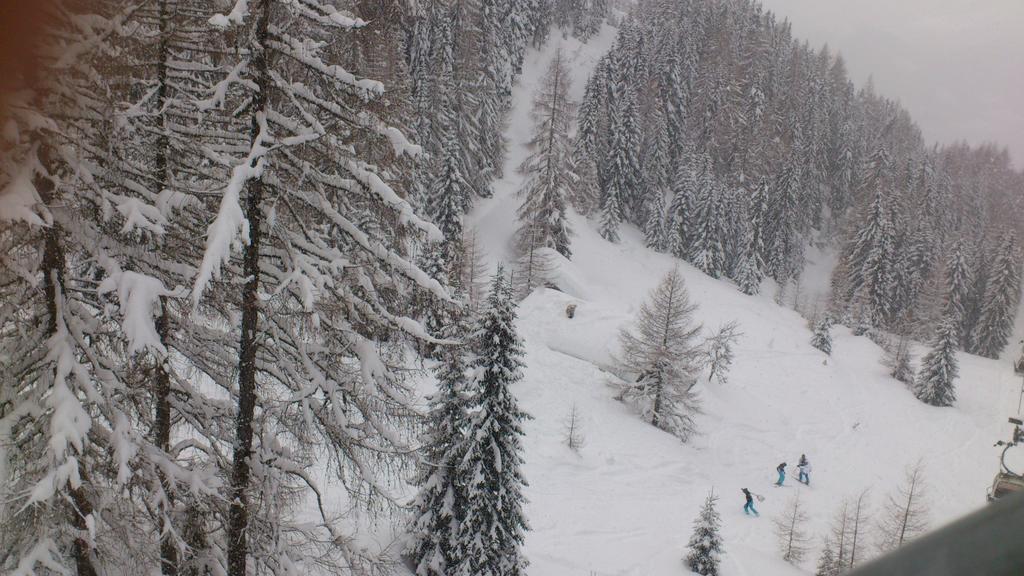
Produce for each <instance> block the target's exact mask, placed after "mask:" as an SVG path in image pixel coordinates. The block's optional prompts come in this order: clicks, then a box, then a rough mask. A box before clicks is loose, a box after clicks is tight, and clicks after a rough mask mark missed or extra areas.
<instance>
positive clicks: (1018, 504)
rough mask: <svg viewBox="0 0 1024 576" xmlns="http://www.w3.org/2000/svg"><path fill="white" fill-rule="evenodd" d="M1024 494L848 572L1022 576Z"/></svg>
mask: <svg viewBox="0 0 1024 576" xmlns="http://www.w3.org/2000/svg"><path fill="white" fill-rule="evenodd" d="M1022 575H1024V492H1018V493H1016V494H1010V495H1008V496H1005V497H1003V498H1000V499H999V500H998V501H996V502H994V503H992V504H989V505H988V506H986V507H985V508H982V509H981V510H979V511H977V512H975V513H973V514H971V515H969V516H966V517H964V518H961V519H960V520H957V521H956V522H953V523H952V524H949V525H948V526H945V527H944V528H940V529H939V530H936V531H934V532H932V533H930V534H928V535H926V536H923V537H921V538H920V539H918V540H915V541H914V542H912V543H910V544H908V545H906V546H904V547H902V548H900V549H899V550H896V551H895V552H892V553H890V554H887V555H885V556H882V557H881V558H878V559H877V560H874V561H872V562H870V563H868V564H865V565H863V566H862V567H860V568H858V569H856V570H854V571H853V572H850V573H849V576H1022Z"/></svg>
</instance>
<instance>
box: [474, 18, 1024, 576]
mask: <svg viewBox="0 0 1024 576" xmlns="http://www.w3.org/2000/svg"><path fill="white" fill-rule="evenodd" d="M614 33H615V29H613V28H611V27H605V28H604V30H603V32H602V34H601V35H600V36H598V37H597V38H595V39H593V40H591V42H590V43H588V44H586V45H581V44H580V43H579V42H578V41H576V40H573V39H562V38H561V36H560V35H559V34H558V33H556V32H553V33H552V37H551V38H550V39H549V40H548V42H547V44H546V45H545V47H544V48H543V49H542V50H540V51H536V50H534V51H531V52H530V53H529V54H528V55H527V61H526V63H525V69H524V72H523V75H522V78H523V81H521V82H520V84H519V85H518V86H517V87H516V89H515V94H514V99H515V104H514V109H513V111H512V114H511V118H510V123H509V130H508V140H509V154H508V158H507V163H506V173H505V177H504V179H502V180H500V181H498V182H497V183H496V185H495V197H494V198H491V199H488V200H486V201H484V202H480V203H479V205H478V207H477V209H476V210H475V211H474V213H473V214H472V215H471V218H470V220H471V221H470V222H469V224H470V225H473V226H476V227H477V228H478V230H479V234H480V238H481V239H482V240H483V241H484V243H485V247H486V249H487V250H488V252H489V254H490V257H491V260H492V262H491V264H492V265H494V264H495V263H496V262H497V261H499V260H506V261H507V258H508V252H507V243H508V239H509V238H510V236H511V233H512V230H513V229H514V226H515V209H516V208H517V207H518V205H519V202H520V200H519V199H518V198H517V197H516V194H515V193H516V190H517V189H518V187H519V184H520V176H519V175H518V174H517V173H516V172H515V167H516V166H518V164H519V163H520V162H521V160H522V159H523V157H524V156H525V153H526V152H525V149H524V147H523V143H524V142H525V141H526V140H527V139H528V136H529V132H530V129H531V123H530V121H529V109H530V102H531V99H532V95H533V92H534V89H535V86H536V82H537V81H538V80H539V78H541V77H542V75H543V73H544V70H545V69H546V67H547V65H548V62H549V61H550V59H551V57H552V55H553V54H554V51H555V49H556V48H557V47H558V46H559V45H560V46H561V47H562V49H563V50H564V51H565V52H566V54H567V55H568V57H569V59H570V62H571V67H570V68H571V70H572V72H573V74H574V78H573V80H574V87H573V91H572V96H573V97H574V98H575V99H576V100H577V101H578V100H579V98H580V97H581V96H582V91H583V85H584V82H585V81H586V78H587V76H588V75H589V73H590V71H591V69H592V68H593V65H594V63H595V62H596V60H597V59H598V58H599V57H600V55H601V54H603V53H604V52H605V51H606V50H607V48H608V47H609V45H610V44H611V42H612V41H613V39H614ZM572 225H573V228H574V231H575V236H574V238H573V243H572V251H573V259H572V261H565V260H562V261H560V262H559V269H558V274H559V285H560V287H561V289H562V290H563V291H562V292H560V291H556V290H541V291H538V292H535V293H533V294H532V295H531V296H529V297H528V298H527V299H526V300H525V301H524V302H523V303H522V305H521V307H520V320H519V324H518V326H519V328H520V331H521V333H522V335H523V337H524V338H525V340H526V349H527V352H528V357H527V364H528V368H527V370H526V378H525V381H524V382H522V383H521V384H520V385H519V387H518V389H516V390H515V392H516V394H517V396H518V398H519V399H520V402H521V405H522V407H523V408H524V409H525V410H527V411H528V412H529V413H530V414H532V415H533V417H534V420H532V421H530V422H529V423H528V424H527V425H526V434H527V437H526V439H525V446H526V454H525V458H526V466H525V474H526V476H527V479H528V481H529V482H530V486H529V488H528V489H527V491H526V494H527V496H528V498H529V503H528V504H527V514H528V517H529V519H530V522H531V525H532V530H531V531H530V532H529V533H528V536H527V541H526V555H527V556H528V558H529V559H530V562H531V564H530V568H529V571H528V572H529V574H530V575H531V576H574V575H582V576H592V575H601V576H606V575H608V576H610V575H644V576H668V575H678V574H687V573H688V572H687V569H686V567H685V566H684V564H683V561H682V558H683V557H684V555H685V553H686V550H685V546H686V543H687V540H688V539H689V536H690V532H691V526H692V522H693V520H694V518H695V517H696V515H697V513H698V511H699V508H700V505H701V503H702V501H703V499H704V498H705V496H706V495H707V493H708V491H709V490H712V489H713V490H714V491H715V493H716V494H718V495H720V496H721V499H720V500H719V512H720V513H721V516H722V523H723V530H722V534H723V537H724V541H725V544H724V547H725V555H724V557H723V561H722V574H723V575H724V576H775V575H780V576H782V575H790V574H806V573H810V572H812V571H813V566H814V564H815V562H816V559H817V553H818V551H819V548H820V537H821V536H823V535H824V534H825V533H826V530H827V527H828V524H829V522H830V520H831V518H832V516H833V514H834V513H835V511H836V508H837V507H838V506H839V504H840V503H841V501H842V500H843V499H844V498H846V497H851V496H855V495H856V494H858V493H860V491H862V490H864V489H870V490H871V494H870V502H871V505H872V507H873V510H878V506H879V505H880V504H881V503H882V502H883V501H884V499H885V497H886V495H887V493H889V492H890V491H892V490H894V489H896V487H897V486H898V484H899V483H900V482H901V481H902V479H903V472H904V468H905V467H906V466H908V465H910V464H913V463H914V462H916V461H917V460H918V459H921V460H922V461H923V463H924V465H925V469H926V477H927V480H928V483H929V491H928V494H927V499H928V502H929V504H930V509H931V518H932V525H933V526H937V525H940V524H943V523H945V522H947V521H950V520H952V519H953V518H956V517H958V516H960V515H962V514H965V513H967V512H969V511H971V510H972V509H975V508H978V507H980V506H984V505H985V491H986V488H987V486H988V485H989V483H990V482H991V480H992V477H993V475H994V474H995V472H996V470H997V464H998V463H997V458H998V449H996V448H993V446H992V445H993V443H994V442H995V441H996V440H998V439H1002V438H1008V437H1009V434H1010V427H1009V425H1008V424H1006V417H1007V416H1009V415H1012V414H1013V413H1014V412H1016V409H1017V394H1018V392H1019V389H1020V379H1019V378H1018V377H1016V376H1014V374H1013V369H1012V366H1011V363H1010V362H1009V360H1003V361H992V360H986V359H982V358H977V357H974V356H969V355H964V354H962V355H960V366H961V376H960V379H959V381H958V390H957V393H958V400H957V404H956V407H954V408H944V409H943V408H933V407H930V406H926V405H924V404H922V403H921V402H919V401H917V400H916V399H915V398H914V397H913V395H912V394H911V393H910V392H909V391H908V390H907V388H906V387H905V386H904V385H903V384H901V383H899V382H897V381H895V380H893V379H891V378H889V377H888V376H887V373H886V369H885V368H884V367H883V366H882V365H881V364H880V363H879V360H880V357H881V350H880V349H879V348H878V347H877V346H876V345H875V344H874V343H872V342H871V341H870V340H868V338H866V337H855V336H852V335H851V334H850V332H849V330H847V329H846V328H844V327H841V326H839V327H836V328H835V329H834V330H833V337H834V342H833V356H832V357H827V356H825V355H824V354H823V353H822V352H820V351H818V350H816V349H814V348H812V347H811V346H810V344H809V341H810V338H811V332H810V330H809V329H808V328H807V326H806V322H805V320H804V319H803V318H801V317H800V316H799V315H798V314H797V313H796V312H794V311H792V310H790V309H788V308H784V307H781V306H779V305H777V304H775V303H774V302H773V298H772V295H773V293H774V290H775V287H774V286H771V285H770V283H769V282H766V285H765V287H764V290H762V294H761V295H759V296H753V297H751V296H746V295H744V294H742V293H741V292H739V291H738V290H737V289H736V288H735V287H734V286H733V285H732V284H730V283H729V282H727V281H721V280H714V279H711V278H709V277H707V276H704V275H703V274H701V273H700V272H698V271H697V270H695V269H694V268H692V267H691V266H689V265H688V264H686V263H684V262H681V261H679V260H677V259H674V258H672V257H669V256H666V255H662V254H656V253H654V252H652V251H650V250H648V249H646V248H645V247H644V244H643V238H642V235H641V234H640V233H639V231H637V230H635V229H632V228H629V227H628V226H625V227H624V229H623V231H622V241H621V243H619V244H610V243H608V242H606V241H604V240H603V239H601V238H600V236H598V234H597V232H596V230H595V229H594V226H593V225H592V224H591V223H589V222H588V221H587V220H585V219H584V218H582V217H580V216H578V215H573V216H572ZM672 267H678V268H679V269H680V270H681V271H682V274H683V276H684V277H685V280H686V284H687V286H688V288H689V291H690V295H691V298H692V299H693V300H694V302H696V303H697V304H698V305H699V306H700V309H699V311H698V314H697V316H698V318H699V320H700V321H701V322H703V324H704V326H705V327H706V328H707V329H708V330H714V329H716V328H717V327H718V326H719V325H721V324H722V323H725V322H727V321H730V320H736V321H737V322H738V323H739V324H740V330H741V331H742V332H743V336H742V337H741V339H740V341H739V342H738V344H737V346H736V360H735V363H734V366H733V368H732V370H731V372H730V374H729V381H728V383H726V384H724V385H718V384H717V383H708V382H707V379H706V378H705V379H704V380H703V381H702V382H701V383H700V384H699V385H698V390H699V392H700V395H701V397H702V399H703V403H704V411H705V414H704V415H703V416H700V417H699V418H698V423H699V426H700V429H701V431H702V435H701V436H699V437H697V438H695V439H693V440H691V442H690V443H689V444H682V443H681V442H679V441H678V440H677V439H676V438H674V437H672V436H670V435H668V434H666V433H664V432H661V431H659V430H657V429H655V428H654V427H652V426H651V425H649V424H647V423H645V422H642V421H641V420H640V419H639V418H638V417H637V416H636V415H635V414H634V413H633V412H632V411H631V410H630V408H629V407H628V406H626V405H624V404H622V403H620V402H618V401H616V400H615V399H614V396H615V390H613V389H612V388H611V387H610V386H609V382H610V381H611V380H612V379H613V378H614V377H613V376H612V375H611V374H609V373H608V372H607V371H605V369H606V368H607V367H609V366H611V365H613V364H614V362H615V359H614V358H615V354H616V350H617V344H618V332H619V330H620V329H621V328H622V327H623V326H626V325H628V324H629V322H630V321H631V320H632V318H633V315H634V313H635V312H636V310H637V309H638V307H639V305H640V303H641V302H642V301H643V299H644V298H645V297H646V295H647V293H648V291H649V290H651V289H652V288H653V287H654V286H655V285H656V284H657V283H658V281H659V280H660V279H661V277H662V276H663V275H664V274H665V273H666V272H667V271H668V270H670V269H671V268H672ZM826 273H827V272H826ZM818 283H820V282H818ZM569 303H576V304H577V305H578V307H577V310H576V316H575V318H574V319H568V318H567V317H566V315H565V307H566V305H567V304H569ZM1016 341H1017V340H1016V339H1014V340H1013V342H1016ZM1015 351H1016V346H1015V345H1011V350H1010V351H1008V352H1007V354H1008V355H1011V354H1012V353H1013V352H1015ZM922 353H923V348H922V347H921V346H917V347H916V348H915V356H917V357H920V355H921V354H922ZM573 404H575V405H576V406H577V409H578V410H579V413H580V415H581V416H582V423H583V427H584V434H585V438H586V445H585V446H584V447H583V449H582V450H581V451H580V453H578V454H577V453H574V452H573V451H571V450H569V448H568V447H566V446H565V444H564V442H563V421H564V419H565V417H566V415H567V414H568V413H569V411H570V410H571V407H572V405H573ZM801 453H806V454H807V456H808V458H809V459H810V461H811V463H812V464H813V467H814V469H813V474H812V479H811V487H809V488H796V487H794V486H800V485H799V484H797V483H796V482H795V479H794V478H792V477H791V478H788V479H787V482H786V484H787V485H786V487H783V488H775V487H773V486H772V483H773V482H774V480H775V466H776V465H777V464H779V463H780V462H783V461H785V462H788V463H789V465H790V469H795V465H796V461H797V459H798V458H799V456H800V454H801ZM794 472H795V470H794ZM743 487H747V488H749V489H751V490H752V491H753V492H755V493H758V494H762V495H764V496H765V498H766V499H765V501H764V502H763V503H760V504H758V508H759V510H760V512H761V517H760V518H752V517H746V516H744V514H743V512H742V506H743V502H744V500H743V496H742V494H741V493H740V488H743ZM797 490H800V492H801V498H802V499H804V501H805V502H806V504H807V509H808V511H809V513H810V521H809V524H808V526H807V528H808V530H809V532H810V533H811V534H812V535H813V537H814V540H813V548H812V550H811V552H810V554H809V556H808V558H807V559H806V560H804V562H803V563H802V565H801V566H799V567H793V566H790V565H789V564H786V563H785V562H783V561H782V560H781V555H780V554H779V553H778V552H777V551H776V541H775V537H774V534H773V526H772V518H773V517H775V516H776V515H777V514H779V513H781V511H782V510H783V508H784V506H785V504H786V502H787V500H788V499H789V498H790V497H792V496H794V495H795V494H796V492H797ZM870 554H871V555H873V554H874V550H873V547H872V550H871V553H870Z"/></svg>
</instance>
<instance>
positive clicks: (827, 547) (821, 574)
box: [814, 538, 840, 576]
mask: <svg viewBox="0 0 1024 576" xmlns="http://www.w3.org/2000/svg"><path fill="white" fill-rule="evenodd" d="M839 574H840V570H839V566H838V562H837V560H836V552H835V544H834V543H833V541H832V539H831V538H825V542H824V544H823V545H822V547H821V555H819V556H818V564H817V567H816V568H815V570H814V576H839Z"/></svg>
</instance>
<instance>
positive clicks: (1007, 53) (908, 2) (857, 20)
mask: <svg viewBox="0 0 1024 576" xmlns="http://www.w3.org/2000/svg"><path fill="white" fill-rule="evenodd" d="M761 1H762V3H763V4H764V5H765V7H766V8H768V9H769V10H771V11H773V12H775V14H776V15H777V16H778V17H779V19H780V20H781V19H782V18H783V17H785V18H788V19H789V21H790V22H792V23H793V33H794V36H796V37H797V38H799V39H801V40H808V41H810V42H811V44H812V45H813V46H814V47H815V48H817V47H820V46H821V45H822V44H825V43H828V45H829V46H830V47H831V48H832V49H833V50H838V51H840V52H841V53H842V54H843V57H844V58H845V59H846V64H847V68H848V69H849V71H850V74H851V76H852V78H853V81H854V82H855V83H856V84H857V87H858V88H859V87H860V86H862V85H863V83H864V81H865V80H866V79H867V78H868V76H869V75H871V76H873V77H874V79H875V86H876V88H877V91H878V92H879V93H880V94H882V95H884V96H886V97H889V98H893V99H896V100H899V101H900V102H902V103H903V105H904V107H906V108H907V109H908V110H910V114H911V115H912V116H913V117H914V119H915V120H916V121H917V122H918V124H919V125H920V126H921V129H922V130H923V131H924V136H925V138H926V139H927V140H928V141H929V142H933V141H936V140H937V141H939V142H952V141H955V140H967V141H968V142H969V143H971V144H980V143H982V142H998V143H1000V144H1002V145H1005V146H1007V147H1008V148H1009V149H1010V155H1011V157H1012V158H1013V159H1014V164H1015V165H1016V167H1017V168H1018V169H1020V168H1024V0H761Z"/></svg>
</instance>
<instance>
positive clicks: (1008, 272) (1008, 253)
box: [969, 232, 1021, 358]
mask: <svg viewBox="0 0 1024 576" xmlns="http://www.w3.org/2000/svg"><path fill="white" fill-rule="evenodd" d="M1020 258H1021V256H1020V251H1019V250H1018V249H1017V246H1016V240H1015V238H1014V236H1013V233H1012V232H1007V233H1006V234H1005V235H1004V237H1003V239H1002V241H1001V242H1000V244H999V249H998V252H997V253H996V256H995V258H994V259H993V260H992V266H991V271H990V272H989V274H988V278H987V282H986V287H985V296H984V299H983V300H982V304H981V315H980V317H979V318H978V322H977V324H975V325H974V327H973V332H972V333H971V337H970V348H969V351H970V352H972V353H974V354H978V355H981V356H985V357H987V358H998V357H999V353H1000V352H1002V351H1003V349H1004V348H1005V347H1006V343H1007V341H1008V340H1009V336H1010V332H1011V331H1012V329H1013V321H1014V319H1015V318H1016V317H1017V307H1018V302H1019V300H1020Z"/></svg>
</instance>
